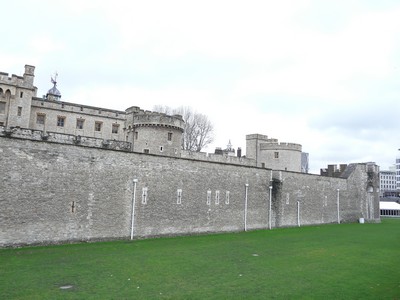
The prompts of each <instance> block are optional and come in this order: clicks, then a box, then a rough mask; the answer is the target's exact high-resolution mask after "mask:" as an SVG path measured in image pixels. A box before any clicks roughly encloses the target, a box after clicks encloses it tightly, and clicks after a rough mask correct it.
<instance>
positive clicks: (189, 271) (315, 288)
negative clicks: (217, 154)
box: [0, 219, 400, 299]
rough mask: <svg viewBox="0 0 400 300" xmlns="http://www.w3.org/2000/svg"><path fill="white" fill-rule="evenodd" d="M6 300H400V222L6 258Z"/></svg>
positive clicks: (0, 269)
mask: <svg viewBox="0 0 400 300" xmlns="http://www.w3.org/2000/svg"><path fill="white" fill-rule="evenodd" d="M61 287H64V289H62V288H61ZM0 298H1V299H400V219H383V220H382V223H380V224H340V225H324V226H315V227H301V228H286V229H274V230H271V231H268V230H265V231H264V230H260V231H251V232H243V233H232V234H219V235H208V236H192V237H177V238H162V239H148V240H139V241H133V242H131V241H117V242H101V243H84V244H71V245H59V246H48V247H26V248H20V249H0Z"/></svg>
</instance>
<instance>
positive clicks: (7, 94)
mask: <svg viewBox="0 0 400 300" xmlns="http://www.w3.org/2000/svg"><path fill="white" fill-rule="evenodd" d="M5 94H6V100H10V98H11V92H10V90H7V91H6V93H5Z"/></svg>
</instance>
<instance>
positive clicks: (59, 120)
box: [57, 117, 65, 127]
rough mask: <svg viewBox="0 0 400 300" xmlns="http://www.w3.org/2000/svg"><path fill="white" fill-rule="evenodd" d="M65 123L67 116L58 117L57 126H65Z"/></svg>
mask: <svg viewBox="0 0 400 300" xmlns="http://www.w3.org/2000/svg"><path fill="white" fill-rule="evenodd" d="M64 125H65V117H57V126H59V127H64Z"/></svg>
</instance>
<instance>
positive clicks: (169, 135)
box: [168, 132, 172, 141]
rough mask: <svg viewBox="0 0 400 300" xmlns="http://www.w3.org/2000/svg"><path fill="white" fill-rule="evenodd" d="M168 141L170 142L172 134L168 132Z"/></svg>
mask: <svg viewBox="0 0 400 300" xmlns="http://www.w3.org/2000/svg"><path fill="white" fill-rule="evenodd" d="M168 141H172V132H168Z"/></svg>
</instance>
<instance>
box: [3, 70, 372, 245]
mask: <svg viewBox="0 0 400 300" xmlns="http://www.w3.org/2000/svg"><path fill="white" fill-rule="evenodd" d="M34 70H35V68H34V67H33V66H28V65H27V66H25V73H24V75H23V77H20V76H15V75H12V76H11V77H9V76H8V74H6V73H0V170H1V172H0V182H1V185H0V204H1V210H0V246H17V245H24V244H40V243H55V242H68V241H82V240H102V239H119V238H130V237H131V236H132V237H133V238H139V237H150V236H162V235H180V234H193V233H208V232H225V231H240V230H250V229H266V228H276V227H284V226H303V225H311V224H326V223H341V222H355V221H358V219H359V218H364V219H366V220H367V221H379V195H378V192H379V191H378V186H379V183H378V172H379V167H378V166H376V165H375V164H373V163H359V164H350V165H348V166H347V168H346V170H345V171H344V172H343V173H342V175H341V176H340V177H338V178H334V177H323V176H318V175H311V174H304V173H301V151H302V150H301V145H298V144H293V143H282V142H281V143H279V142H278V141H277V140H276V139H270V138H268V137H267V136H265V135H260V134H251V135H248V136H246V157H245V158H244V157H237V156H236V157H235V156H230V155H218V154H213V155H208V154H205V153H192V152H186V151H183V150H181V138H182V132H183V128H184V122H183V120H182V117H181V116H179V115H173V116H169V115H166V114H161V113H155V112H151V111H144V110H142V109H140V108H139V107H135V106H133V107H130V108H128V109H126V110H125V111H116V110H110V109H105V108H98V107H90V106H85V105H81V104H75V103H69V102H64V101H61V93H60V92H59V91H58V90H57V87H56V80H54V86H53V88H52V89H50V90H49V92H48V93H47V95H46V97H43V98H39V97H37V95H36V94H37V88H36V87H34V85H33V83H34V81H33V79H34Z"/></svg>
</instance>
